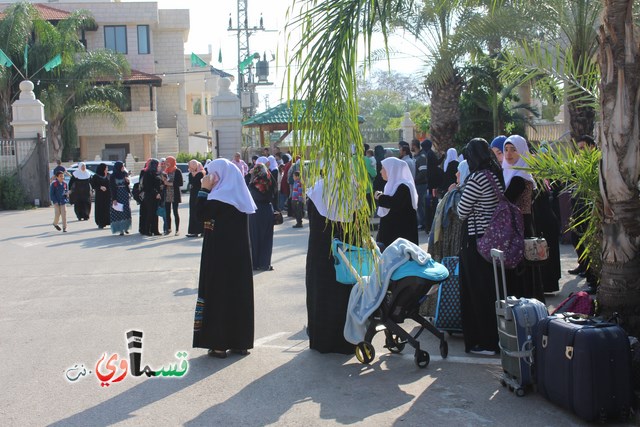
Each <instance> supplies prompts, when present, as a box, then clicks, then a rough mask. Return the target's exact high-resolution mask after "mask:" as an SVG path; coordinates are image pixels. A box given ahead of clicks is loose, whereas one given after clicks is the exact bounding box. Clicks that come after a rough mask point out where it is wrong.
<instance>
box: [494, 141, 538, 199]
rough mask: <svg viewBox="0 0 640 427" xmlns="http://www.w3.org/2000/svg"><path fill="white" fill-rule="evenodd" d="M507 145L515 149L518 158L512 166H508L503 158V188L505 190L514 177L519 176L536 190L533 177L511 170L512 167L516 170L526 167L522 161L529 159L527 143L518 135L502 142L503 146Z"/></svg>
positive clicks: (521, 171)
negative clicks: (529, 182) (530, 183)
mask: <svg viewBox="0 0 640 427" xmlns="http://www.w3.org/2000/svg"><path fill="white" fill-rule="evenodd" d="M507 144H511V145H513V146H514V147H515V149H516V151H517V152H518V154H519V155H520V158H519V159H518V161H517V162H515V164H513V165H510V164H509V163H508V162H507V158H506V156H505V157H504V158H503V160H502V170H503V176H504V188H505V189H507V188H509V183H510V182H511V180H512V179H513V177H515V176H519V177H522V178H524V179H525V180H527V181H531V182H532V183H533V188H536V182H535V181H534V179H533V176H531V174H530V173H529V172H526V171H523V170H516V169H513V168H514V167H517V168H526V167H527V164H526V163H525V161H524V159H525V158H527V157H529V155H530V153H529V147H528V146H527V141H526V140H525V139H524V138H523V137H521V136H520V135H511V136H510V137H509V138H507V140H506V141H505V142H504V145H507Z"/></svg>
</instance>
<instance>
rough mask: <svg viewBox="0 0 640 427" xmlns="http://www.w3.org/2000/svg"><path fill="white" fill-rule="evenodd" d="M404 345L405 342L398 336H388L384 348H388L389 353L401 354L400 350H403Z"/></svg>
mask: <svg viewBox="0 0 640 427" xmlns="http://www.w3.org/2000/svg"><path fill="white" fill-rule="evenodd" d="M405 344H406V342H405V341H402V340H401V339H400V337H399V336H397V335H390V336H387V339H386V340H385V343H384V346H385V348H388V349H389V351H390V352H391V353H402V350H404V346H405Z"/></svg>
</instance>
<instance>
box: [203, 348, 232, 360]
mask: <svg viewBox="0 0 640 427" xmlns="http://www.w3.org/2000/svg"><path fill="white" fill-rule="evenodd" d="M207 354H208V355H209V356H211V357H217V358H218V359H226V358H227V352H226V351H225V350H209V351H208V352H207Z"/></svg>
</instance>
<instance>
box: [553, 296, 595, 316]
mask: <svg viewBox="0 0 640 427" xmlns="http://www.w3.org/2000/svg"><path fill="white" fill-rule="evenodd" d="M593 311H594V310H593V300H592V299H591V297H590V296H589V294H588V293H586V292H585V291H580V292H572V293H570V294H569V296H568V297H567V298H565V300H564V301H562V302H561V303H560V304H559V305H558V306H557V307H556V309H555V310H553V312H552V313H551V314H552V315H553V314H556V313H579V314H586V315H587V316H592V315H593Z"/></svg>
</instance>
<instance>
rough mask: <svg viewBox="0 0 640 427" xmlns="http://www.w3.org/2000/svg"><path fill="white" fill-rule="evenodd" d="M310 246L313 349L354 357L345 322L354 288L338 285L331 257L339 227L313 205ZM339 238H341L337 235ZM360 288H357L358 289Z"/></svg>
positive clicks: (308, 269) (309, 327)
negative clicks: (333, 242)
mask: <svg viewBox="0 0 640 427" xmlns="http://www.w3.org/2000/svg"><path fill="white" fill-rule="evenodd" d="M308 215H309V245H308V248H307V265H306V275H305V284H306V288H307V319H308V320H307V334H308V335H309V347H310V348H311V349H313V350H317V351H319V352H320V353H342V354H353V352H354V346H353V344H351V343H349V342H348V341H347V340H346V339H345V338H344V322H345V318H346V316H347V305H348V304H349V295H350V294H351V286H348V285H343V284H342V283H338V282H337V281H336V270H335V267H334V263H333V257H332V256H331V242H332V239H333V236H332V234H331V233H332V229H334V230H335V232H336V233H337V232H338V230H339V224H338V223H333V224H332V223H331V222H327V221H326V220H327V219H326V218H325V217H323V216H322V215H320V213H319V212H318V210H317V209H316V207H315V205H314V204H313V202H311V201H309V205H308ZM335 237H337V238H340V235H339V234H337V235H336V236H335ZM356 286H357V285H356Z"/></svg>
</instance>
